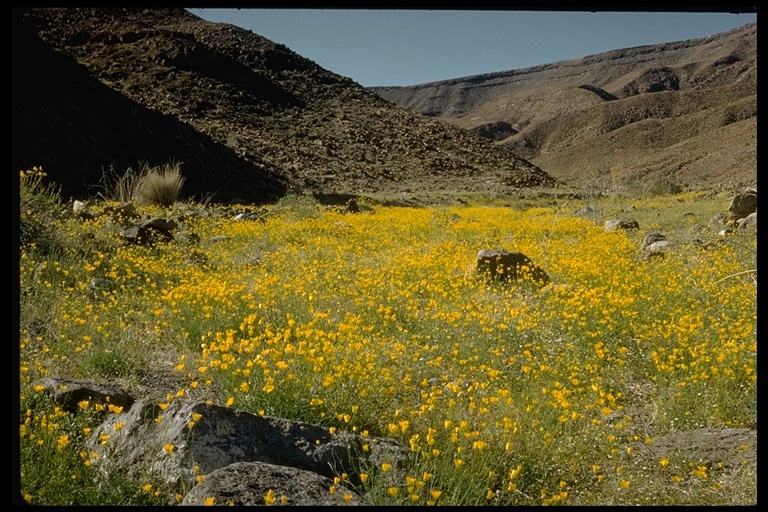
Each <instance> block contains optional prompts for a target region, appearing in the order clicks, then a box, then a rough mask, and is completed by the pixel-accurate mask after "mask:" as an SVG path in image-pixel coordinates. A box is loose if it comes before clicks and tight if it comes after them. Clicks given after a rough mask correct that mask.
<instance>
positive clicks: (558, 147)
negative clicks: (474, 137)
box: [372, 23, 757, 188]
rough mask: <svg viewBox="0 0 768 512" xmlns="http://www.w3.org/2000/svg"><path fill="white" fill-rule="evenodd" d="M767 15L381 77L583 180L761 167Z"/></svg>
mask: <svg viewBox="0 0 768 512" xmlns="http://www.w3.org/2000/svg"><path fill="white" fill-rule="evenodd" d="M756 55H757V24H756V23H752V24H748V25H745V26H743V27H740V28H737V29H734V30H731V31H728V32H724V33H721V34H715V35H712V36H710V37H706V38H701V39H694V40H689V41H680V42H673V43H667V44H661V45H651V46H642V47H636V48H627V49H618V50H614V51H611V52H607V53H602V54H598V55H591V56H586V57H584V58H581V59H574V60H569V61H562V62H555V63H552V64H548V65H544V66H536V67H531V68H526V69H521V70H513V71H507V72H499V73H492V74H486V75H478V76H473V77H466V78H457V79H453V80H447V81H441V82H434V83H429V84H421V85H416V86H411V87H378V88H372V90H374V91H375V92H377V93H378V94H379V95H381V96H382V97H384V98H386V99H389V100H391V101H393V102H395V103H397V104H398V105H401V106H403V107H405V108H408V109H411V110H413V111H415V112H420V113H423V114H426V115H429V116H432V117H435V118H438V119H441V120H444V121H447V122H449V123H451V124H454V125H456V126H460V127H463V128H466V129H469V130H473V131H475V132H476V133H479V134H481V135H483V136H485V137H487V138H489V140H493V141H494V142H495V143H496V144H497V145H499V146H503V147H508V148H510V149H512V150H513V151H515V153H517V154H518V155H520V156H522V157H523V158H526V159H528V160H530V161H531V162H533V163H535V164H536V165H538V166H539V167H541V168H542V169H544V170H545V171H547V172H548V173H549V174H551V175H553V176H555V177H556V178H558V179H559V180H561V181H564V182H567V183H570V184H572V185H577V186H579V185H588V184H595V185H596V186H599V187H603V188H604V187H615V186H618V187H627V186H632V185H633V184H637V183H653V182H659V181H662V180H664V181H668V182H669V183H671V184H675V185H679V186H684V187H689V188H723V187H738V186H741V185H744V184H754V183H755V181H756V177H757V172H756V170H757V158H756V149H757V85H756V83H757V79H756V76H757V67H756Z"/></svg>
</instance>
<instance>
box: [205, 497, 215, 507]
mask: <svg viewBox="0 0 768 512" xmlns="http://www.w3.org/2000/svg"><path fill="white" fill-rule="evenodd" d="M215 500H216V498H215V497H213V496H209V497H207V498H205V502H204V503H205V505H206V506H208V507H210V506H211V505H213V502H214V501H215Z"/></svg>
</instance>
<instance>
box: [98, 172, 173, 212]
mask: <svg viewBox="0 0 768 512" xmlns="http://www.w3.org/2000/svg"><path fill="white" fill-rule="evenodd" d="M184 181H185V178H184V177H182V175H181V163H178V162H170V163H166V164H162V165H159V166H150V165H149V164H147V163H144V164H142V166H141V168H140V169H139V170H138V171H134V170H133V169H128V170H127V171H126V172H125V173H124V174H122V175H119V174H117V172H115V171H114V169H110V170H109V171H107V172H105V173H104V175H103V176H102V179H101V188H102V192H100V193H99V196H100V197H102V198H103V199H105V200H107V201H118V202H120V203H127V202H131V201H135V202H136V203H138V204H140V205H144V206H161V207H165V208H170V207H171V206H173V205H174V203H175V202H176V200H177V199H178V198H179V194H180V193H181V189H182V186H183V185H184Z"/></svg>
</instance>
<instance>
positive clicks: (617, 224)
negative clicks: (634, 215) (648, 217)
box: [603, 219, 640, 233]
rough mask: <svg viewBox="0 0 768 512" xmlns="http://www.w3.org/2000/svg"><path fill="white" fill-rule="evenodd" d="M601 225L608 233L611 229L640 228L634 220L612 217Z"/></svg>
mask: <svg viewBox="0 0 768 512" xmlns="http://www.w3.org/2000/svg"><path fill="white" fill-rule="evenodd" d="M603 227H604V228H605V232H606V233H609V232H611V231H616V230H617V229H626V230H629V229H640V224H639V223H638V222H637V221H636V220H619V219H613V220H607V221H605V224H604V226H603Z"/></svg>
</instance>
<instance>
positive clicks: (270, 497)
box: [264, 489, 275, 505]
mask: <svg viewBox="0 0 768 512" xmlns="http://www.w3.org/2000/svg"><path fill="white" fill-rule="evenodd" d="M274 502H275V491H273V490H272V489H270V490H269V491H267V494H266V495H265V496H264V503H266V504H267V505H271V504H273V503H274Z"/></svg>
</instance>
